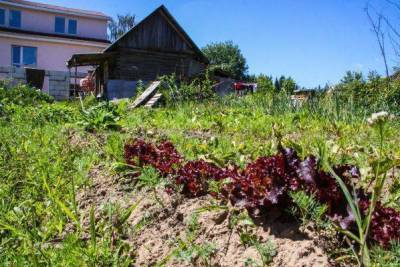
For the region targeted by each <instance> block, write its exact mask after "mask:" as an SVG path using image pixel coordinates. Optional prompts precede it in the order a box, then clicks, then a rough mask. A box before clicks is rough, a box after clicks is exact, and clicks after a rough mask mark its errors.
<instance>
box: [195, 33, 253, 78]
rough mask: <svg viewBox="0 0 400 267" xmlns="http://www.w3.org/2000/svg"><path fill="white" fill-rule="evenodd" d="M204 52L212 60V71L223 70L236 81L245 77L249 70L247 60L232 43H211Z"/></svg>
mask: <svg viewBox="0 0 400 267" xmlns="http://www.w3.org/2000/svg"><path fill="white" fill-rule="evenodd" d="M202 51H203V53H204V54H205V55H206V57H207V58H208V59H209V60H210V64H211V69H214V70H215V69H221V70H223V71H224V72H226V73H228V74H229V75H230V76H231V77H232V78H235V79H243V78H244V77H245V75H246V73H247V69H248V66H247V63H246V59H245V57H244V56H243V54H242V52H241V51H240V48H239V46H237V45H235V44H233V42H232V41H226V42H221V43H211V44H209V45H207V46H205V47H204V48H203V49H202Z"/></svg>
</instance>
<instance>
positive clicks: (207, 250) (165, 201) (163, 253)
mask: <svg viewBox="0 0 400 267" xmlns="http://www.w3.org/2000/svg"><path fill="white" fill-rule="evenodd" d="M90 175H91V177H92V178H93V182H92V185H91V186H90V187H88V188H86V189H83V190H81V191H80V192H79V193H78V196H77V201H78V203H79V208H80V210H81V212H83V213H85V214H88V210H89V207H90V206H91V205H94V206H95V207H96V218H97V217H98V216H101V213H100V211H99V210H100V207H101V206H102V205H103V204H105V203H107V202H111V203H114V204H118V205H119V206H121V207H122V208H127V207H129V206H131V205H133V204H134V203H138V201H140V203H139V205H138V207H137V208H136V209H135V210H134V212H133V213H132V214H131V216H130V217H129V219H128V221H127V225H126V227H129V228H130V229H131V230H132V231H131V232H130V233H131V234H130V235H129V237H128V240H127V242H129V243H130V244H131V245H132V246H133V247H134V248H136V253H135V254H136V263H135V266H156V265H164V266H263V260H266V257H268V256H271V258H272V262H271V263H270V265H272V266H329V263H328V257H327V255H326V254H325V253H324V251H323V250H322V249H321V247H320V246H319V245H318V244H317V241H315V240H313V239H312V238H311V237H309V236H306V235H304V234H302V233H301V232H300V231H299V227H298V225H297V224H296V223H295V222H281V221H279V220H277V219H276V217H277V216H273V214H271V217H270V218H269V220H267V222H265V223H263V224H262V225H260V224H258V225H247V224H246V223H245V224H244V226H239V224H240V223H237V225H235V223H232V222H233V221H235V218H236V217H235V216H236V215H237V211H236V210H235V209H234V208H233V207H230V206H229V205H228V206H227V205H221V203H217V202H216V200H215V199H214V198H213V197H211V196H203V197H199V198H193V199H187V198H184V197H182V196H181V195H180V194H172V195H169V194H167V193H166V192H165V191H164V190H161V189H158V190H156V191H152V190H145V189H142V190H139V191H137V190H132V188H133V186H132V185H129V183H127V182H124V180H121V179H119V178H118V177H113V176H112V175H104V170H101V169H96V170H93V171H92V172H91V173H90ZM85 217H88V216H85ZM97 219H98V218H97ZM236 221H237V220H236ZM84 224H86V225H87V224H88V222H86V223H84ZM246 236H247V237H249V236H251V237H252V238H253V239H254V238H255V240H257V243H256V244H255V243H251V242H250V243H249V242H247V243H246V242H245V241H243V239H245V237H246ZM257 244H258V245H259V246H257ZM267 244H269V245H267ZM265 251H266V252H265ZM263 252H264V253H265V254H263Z"/></svg>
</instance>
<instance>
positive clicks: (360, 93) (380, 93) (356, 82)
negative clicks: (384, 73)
mask: <svg viewBox="0 0 400 267" xmlns="http://www.w3.org/2000/svg"><path fill="white" fill-rule="evenodd" d="M334 93H335V94H336V95H337V97H338V99H339V101H346V100H347V99H352V101H353V102H354V105H355V106H362V105H364V106H368V107H369V109H370V110H372V111H373V112H376V111H379V110H387V111H391V112H394V113H397V114H398V110H399V107H400V100H399V99H400V98H399V96H400V81H399V80H393V81H390V82H389V81H388V80H387V79H386V78H382V77H380V76H379V75H378V74H377V73H376V72H370V73H369V74H368V77H367V79H365V78H364V75H363V74H362V73H359V72H351V71H348V72H347V73H346V75H345V76H344V77H343V79H342V80H341V82H340V83H339V84H338V85H336V86H335V88H334Z"/></svg>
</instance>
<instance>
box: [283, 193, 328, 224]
mask: <svg viewBox="0 0 400 267" xmlns="http://www.w3.org/2000/svg"><path fill="white" fill-rule="evenodd" d="M290 197H291V198H292V200H293V202H294V204H296V206H293V207H292V208H291V210H290V212H291V213H292V214H294V215H300V220H301V222H302V223H303V224H307V223H309V222H313V223H315V224H316V225H317V227H318V228H322V227H324V226H326V224H327V222H326V220H325V218H324V215H325V213H326V211H327V209H328V207H327V205H321V204H320V203H319V202H318V201H316V200H315V198H314V196H313V195H309V194H306V193H305V192H304V191H298V192H291V193H290Z"/></svg>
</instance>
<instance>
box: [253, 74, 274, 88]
mask: <svg viewBox="0 0 400 267" xmlns="http://www.w3.org/2000/svg"><path fill="white" fill-rule="evenodd" d="M256 82H257V85H258V90H259V91H260V92H273V91H274V89H275V87H274V83H273V81H272V77H270V76H267V75H265V74H260V75H259V76H258V77H257V80H256Z"/></svg>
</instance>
